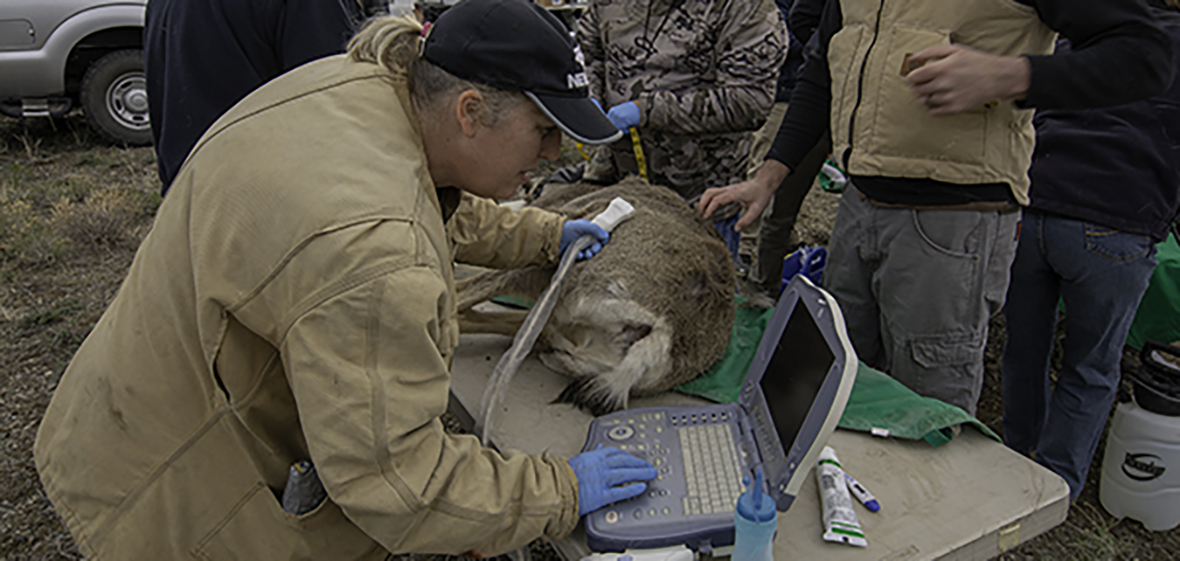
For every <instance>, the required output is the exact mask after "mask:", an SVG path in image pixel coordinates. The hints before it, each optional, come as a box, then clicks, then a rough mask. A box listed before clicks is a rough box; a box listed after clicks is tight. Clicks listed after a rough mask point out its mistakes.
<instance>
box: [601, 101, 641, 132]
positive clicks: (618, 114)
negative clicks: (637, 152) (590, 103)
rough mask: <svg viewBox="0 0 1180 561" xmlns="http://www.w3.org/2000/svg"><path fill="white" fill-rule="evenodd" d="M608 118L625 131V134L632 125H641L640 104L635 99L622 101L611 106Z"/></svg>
mask: <svg viewBox="0 0 1180 561" xmlns="http://www.w3.org/2000/svg"><path fill="white" fill-rule="evenodd" d="M606 118H607V119H610V122H611V123H612V124H614V125H615V126H616V127H618V128H619V130H621V131H623V134H627V131H629V130H630V129H631V127H638V126H639V106H638V105H636V104H635V102H634V101H628V102H626V103H620V104H618V105H616V106H614V107H611V108H610V111H608V112H607V114H606Z"/></svg>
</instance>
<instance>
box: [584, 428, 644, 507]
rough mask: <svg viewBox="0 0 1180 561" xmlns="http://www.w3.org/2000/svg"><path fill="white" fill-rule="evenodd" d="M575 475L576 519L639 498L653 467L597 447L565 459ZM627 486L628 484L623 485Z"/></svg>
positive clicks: (608, 449) (623, 454) (633, 458)
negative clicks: (576, 494)
mask: <svg viewBox="0 0 1180 561" xmlns="http://www.w3.org/2000/svg"><path fill="white" fill-rule="evenodd" d="M569 462H570V467H571V468H573V469H574V474H575V475H577V476H578V516H584V515H586V514H587V513H590V512H594V511H596V510H598V509H600V508H602V507H604V506H606V505H608V504H611V503H615V502H619V501H623V500H627V499H630V498H631V497H636V496H639V495H642V494H643V492H644V491H646V490H647V484H645V483H642V482H643V481H649V480H652V479H655V478H656V475H657V474H656V468H654V467H652V465H651V464H649V463H647V460H643V459H640V458H636V457H635V456H632V455H631V454H628V453H626V452H624V451H622V450H619V449H618V448H603V447H602V445H601V444H599V445H598V448H597V449H595V450H591V451H589V452H582V453H581V454H578V455H577V456H574V457H572V458H570V459H569ZM624 483H630V485H623V484H624Z"/></svg>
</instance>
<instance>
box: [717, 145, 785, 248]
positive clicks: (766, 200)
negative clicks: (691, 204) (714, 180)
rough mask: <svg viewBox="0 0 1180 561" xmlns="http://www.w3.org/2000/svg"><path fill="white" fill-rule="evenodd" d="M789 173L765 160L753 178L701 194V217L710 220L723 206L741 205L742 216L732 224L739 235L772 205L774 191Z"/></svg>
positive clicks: (773, 161) (776, 162)
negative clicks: (771, 199)
mask: <svg viewBox="0 0 1180 561" xmlns="http://www.w3.org/2000/svg"><path fill="white" fill-rule="evenodd" d="M790 173H791V168H788V167H787V166H785V165H783V163H782V162H779V161H777V160H766V161H765V162H764V163H763V164H762V167H760V168H758V173H756V174H755V175H754V179H751V180H749V181H744V182H742V183H736V184H733V185H729V186H727V187H714V188H712V189H708V190H706V191H705V193H704V194H703V195H701V201H700V202H699V203H697V209H698V210H700V211H701V215H702V216H704V217H705V218H708V217H710V216H713V212H714V211H716V210H717V209H718V208H721V206H722V205H727V204H729V203H732V202H734V201H736V202H738V203H740V204H741V205H742V209H743V212H742V216H741V218H739V219H738V221H737V224H734V225H733V231H735V232H740V231H742V228H745V227H746V226H749V225H750V223H751V222H753V221H754V217H756V216H761V215H762V210H763V209H765V208H766V205H768V204H770V198H771V197H772V196H774V192H775V190H777V189H778V186H779V184H781V183H782V182H783V179H784V178H786V177H787V175H790Z"/></svg>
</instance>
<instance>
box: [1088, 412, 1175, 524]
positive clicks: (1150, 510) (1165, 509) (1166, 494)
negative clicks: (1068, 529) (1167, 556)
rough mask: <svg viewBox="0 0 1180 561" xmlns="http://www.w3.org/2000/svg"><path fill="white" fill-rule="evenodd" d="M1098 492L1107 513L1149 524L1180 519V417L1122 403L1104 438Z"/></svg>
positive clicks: (1173, 521) (1167, 522)
mask: <svg viewBox="0 0 1180 561" xmlns="http://www.w3.org/2000/svg"><path fill="white" fill-rule="evenodd" d="M1098 496H1099V499H1100V500H1101V501H1102V506H1103V507H1104V508H1106V510H1107V512H1109V513H1110V514H1111V515H1113V516H1115V517H1116V518H1123V517H1128V518H1133V519H1135V520H1138V521H1140V522H1142V523H1143V526H1144V527H1145V528H1147V529H1148V530H1152V531H1156V532H1162V531H1166V530H1171V529H1172V528H1175V527H1176V526H1177V525H1180V417H1169V416H1165V415H1160V414H1157V413H1152V412H1151V411H1148V410H1146V409H1143V408H1142V407H1139V406H1138V405H1136V404H1135V403H1134V402H1129V403H1120V404H1119V406H1118V408H1116V409H1115V412H1114V421H1112V423H1111V427H1110V436H1109V437H1108V438H1107V440H1106V455H1105V456H1104V457H1103V458H1102V478H1101V481H1100V483H1099V492H1098Z"/></svg>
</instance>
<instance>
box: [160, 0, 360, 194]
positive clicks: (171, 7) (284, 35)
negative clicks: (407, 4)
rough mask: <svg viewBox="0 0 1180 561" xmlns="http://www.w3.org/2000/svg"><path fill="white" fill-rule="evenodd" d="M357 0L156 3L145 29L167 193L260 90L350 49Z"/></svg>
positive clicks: (177, 0) (164, 0)
mask: <svg viewBox="0 0 1180 561" xmlns="http://www.w3.org/2000/svg"><path fill="white" fill-rule="evenodd" d="M362 18H363V10H362V7H361V4H360V3H358V2H357V1H356V0H250V1H243V0H152V1H151V2H149V3H148V7H147V17H146V22H145V25H144V32H143V35H144V37H143V39H144V41H143V44H144V67H145V74H146V77H147V90H148V98H149V99H150V104H149V111H150V115H151V123H152V139H153V141H154V143H155V145H156V157H157V160H158V164H157V165H158V167H159V171H160V180H161V181H162V182H163V191H164V192H167V190H168V186H169V185H171V183H172V178H174V177H175V176H176V172H177V171H179V170H180V166H181V164H183V163H184V160H185V158H186V157H188V153H189V150H191V149H192V147H193V145H194V144H196V143H197V140H198V139H199V138H201V135H202V134H204V133H205V129H207V128H209V125H211V124H213V121H216V120H217V118H218V117H220V116H221V114H222V113H224V112H225V111H226V110H228V109H229V108H230V107H232V106H233V105H234V104H235V103H237V102H238V101H240V100H241V99H242V98H243V97H246V94H248V93H250V92H252V91H254V89H255V88H257V87H258V86H261V85H262V84H264V83H266V82H268V81H270V80H271V79H272V78H275V77H276V76H278V75H280V74H282V73H283V72H286V71H287V70H290V69H292V68H295V67H296V66H299V65H301V64H303V63H305V62H308V61H311V60H314V59H317V58H320V57H323V56H327V55H331V54H336V53H340V52H343V51H344V47H345V45H347V43H348V40H349V38H350V37H352V33H353V31H354V27H355V26H356V25H357V23H358V22H359V20H360V19H362Z"/></svg>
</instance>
